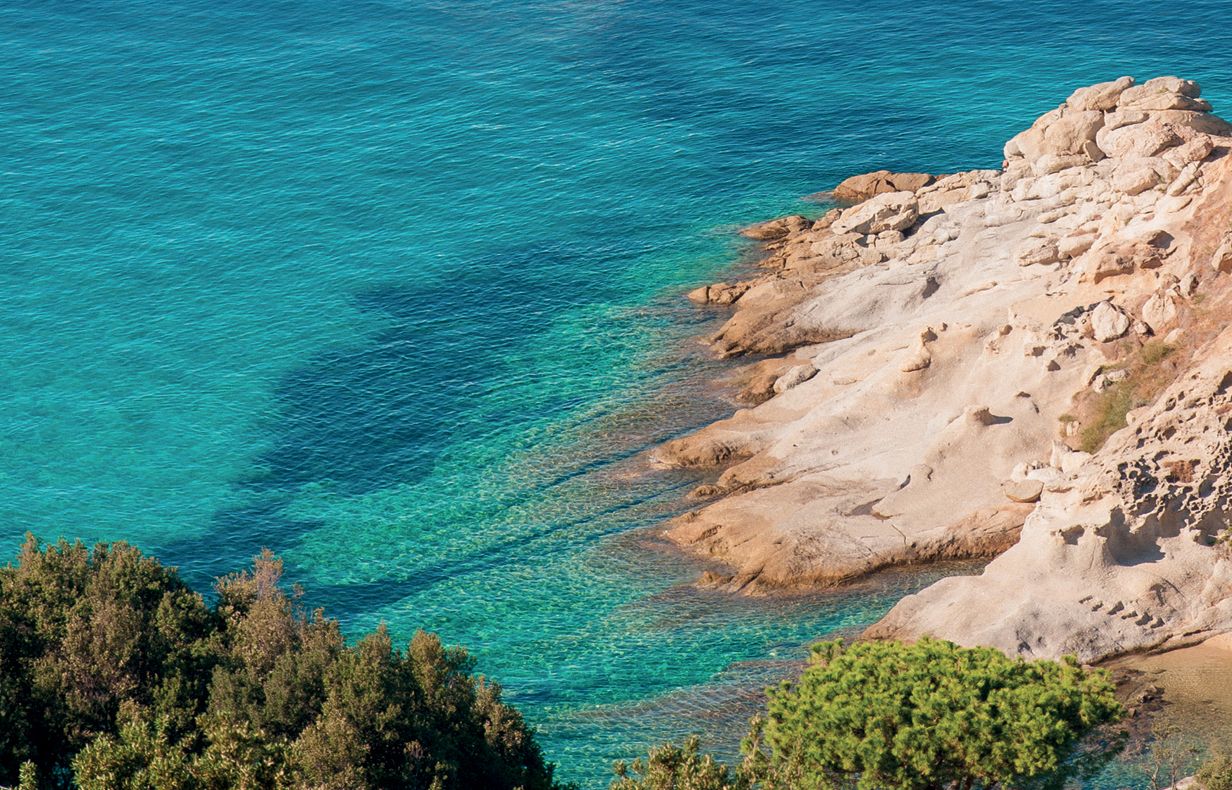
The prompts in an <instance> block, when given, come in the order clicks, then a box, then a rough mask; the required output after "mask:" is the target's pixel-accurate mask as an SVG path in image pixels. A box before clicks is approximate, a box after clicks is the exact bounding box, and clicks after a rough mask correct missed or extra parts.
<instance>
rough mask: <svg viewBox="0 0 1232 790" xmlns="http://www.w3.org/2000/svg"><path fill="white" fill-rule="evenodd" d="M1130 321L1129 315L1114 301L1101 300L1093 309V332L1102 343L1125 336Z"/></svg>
mask: <svg viewBox="0 0 1232 790" xmlns="http://www.w3.org/2000/svg"><path fill="white" fill-rule="evenodd" d="M1130 323H1131V322H1130V320H1129V316H1127V315H1126V314H1125V313H1124V312H1123V311H1122V310H1121V309H1120V308H1119V307H1117V306H1116V305H1114V304H1113V303H1112V302H1100V303H1099V304H1098V305H1096V306H1095V309H1094V310H1092V311H1091V333H1092V335H1093V336H1094V338H1095V339H1096V340H1098V341H1099V342H1101V343H1108V342H1110V341H1113V340H1116V339H1118V338H1121V337H1124V336H1125V333H1126V332H1128V331H1129V325H1130Z"/></svg>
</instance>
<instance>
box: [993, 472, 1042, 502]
mask: <svg viewBox="0 0 1232 790" xmlns="http://www.w3.org/2000/svg"><path fill="white" fill-rule="evenodd" d="M1001 490H1002V491H1004V492H1005V498H1006V499H1008V500H1010V501H1011V502H1023V503H1027V504H1030V503H1032V502H1038V501H1039V499H1040V496H1041V495H1043V493H1044V483H1043V481H1042V480H1035V479H1032V478H1027V479H1025V480H1017V481H1010V482H1007V483H1006V484H1005V485H1004V486H1002V489H1001Z"/></svg>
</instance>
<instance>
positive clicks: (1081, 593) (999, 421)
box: [659, 77, 1232, 660]
mask: <svg viewBox="0 0 1232 790" xmlns="http://www.w3.org/2000/svg"><path fill="white" fill-rule="evenodd" d="M1210 109H1211V108H1210V106H1209V104H1208V103H1207V102H1206V101H1205V100H1203V99H1202V98H1200V93H1199V88H1198V86H1197V84H1195V83H1193V82H1189V81H1186V80H1181V79H1177V78H1173V77H1163V78H1158V79H1153V80H1149V81H1147V82H1145V83H1142V84H1135V83H1134V81H1133V80H1132V79H1130V78H1128V77H1123V78H1121V79H1119V80H1116V81H1114V82H1107V83H1102V84H1099V85H1093V86H1091V87H1087V88H1082V89H1080V90H1077V91H1075V92H1074V93H1073V94H1072V95H1071V96H1070V97H1069V98H1068V99H1067V100H1066V101H1065V103H1063V104H1062V105H1061V106H1059V107H1058V108H1057V109H1055V110H1052V111H1051V112H1048V113H1047V114H1045V115H1043V116H1042V117H1041V118H1039V119H1038V120H1037V121H1036V122H1035V123H1034V124H1033V125H1032V126H1031V128H1030V129H1027V130H1025V131H1023V132H1022V133H1021V134H1019V135H1017V136H1016V137H1014V138H1013V139H1012V140H1010V141H1009V142H1008V143H1007V144H1006V146H1005V162H1004V164H1003V167H1002V168H1001V169H1000V170H986V171H985V170H977V171H971V172H964V173H958V174H953V175H947V176H943V177H939V178H932V177H930V176H926V175H922V174H900V175H901V177H900V176H895V174H890V173H885V172H884V171H881V172H878V173H874V174H870V175H869V176H868V177H864V178H862V179H850V180H849V181H848V182H844V185H843V197H845V198H846V199H847V200H848V201H852V202H854V205H850V206H848V207H846V208H842V209H836V210H833V211H831V212H829V213H828V214H826V215H825V216H823V217H822V218H821V219H819V220H816V221H809V220H806V219H804V218H802V217H787V218H783V219H780V220H774V221H771V222H768V223H763V224H762V225H759V226H756V227H754V228H751V229H750V230H749V231H748V234H749V235H750V236H752V237H754V238H757V239H760V240H762V241H764V242H765V243H766V247H767V257H766V259H765V261H764V262H763V271H762V272H760V273H759V274H758V275H757V276H756V277H755V278H753V279H752V280H749V281H745V282H738V283H719V284H716V285H711V286H707V287H704V288H699V289H697V290H696V291H694V292H693V293H691V294H690V297H691V298H692V299H694V300H695V301H699V302H711V303H719V304H730V305H732V309H733V314H732V315H731V318H730V319H729V320H728V321H727V323H726V324H725V325H724V326H723V327H722V329H721V330H720V331H719V332H718V333H717V335H716V336H715V337H713V338H712V339H711V342H712V343H713V345H714V347H715V349H716V350H717V351H718V352H719V353H721V354H724V355H729V356H738V355H763V356H764V357H765V358H764V359H762V360H760V361H758V362H757V363H755V364H753V365H751V366H750V368H749V372H748V381H749V387H748V389H747V391H746V393H745V395H746V397H747V398H749V399H750V400H751V401H753V402H757V405H756V406H754V407H752V408H749V409H744V410H741V411H739V412H737V413H736V414H734V415H733V416H732V417H731V418H729V419H726V420H723V421H720V422H718V423H716V424H714V425H711V426H709V427H707V428H705V429H703V430H701V431H698V432H697V433H695V434H693V435H690V436H687V437H685V438H683V439H680V440H678V441H675V442H673V443H671V444H669V445H667V446H666V447H664V448H662V450H661V452H660V454H659V460H660V461H661V462H662V463H665V464H672V465H680V466H692V467H712V468H715V469H716V471H721V473H720V474H719V475H718V477H717V481H716V482H715V483H714V484H713V485H707V486H703V487H701V488H700V489H699V490H698V491H696V492H695V494H694V496H695V497H696V498H697V499H698V500H699V501H701V502H702V504H700V506H699V507H698V509H696V510H694V511H692V512H690V513H688V514H686V515H685V516H683V517H681V518H680V519H678V520H677V521H676V522H674V523H673V524H672V525H671V526H670V529H669V532H668V534H669V536H670V537H671V538H672V539H673V540H675V541H676V542H677V543H679V544H680V545H682V546H685V547H687V548H689V549H690V550H692V551H695V552H698V553H700V554H703V555H706V556H709V557H712V558H715V559H717V560H719V561H721V562H722V563H723V564H724V565H725V566H726V567H727V568H728V569H729V570H728V572H726V573H718V574H710V575H709V581H710V583H713V584H717V585H721V586H724V587H727V588H731V589H741V590H746V591H756V590H765V589H769V588H781V587H805V586H816V585H823V584H832V583H836V582H841V581H843V580H845V579H850V578H853V577H856V576H859V575H862V574H866V573H869V572H871V571H874V570H876V569H878V568H881V567H885V566H889V565H893V564H905V563H912V562H919V561H925V560H929V559H939V558H957V557H993V556H996V557H997V559H995V560H994V561H993V562H992V563H991V564H990V565H989V566H988V567H987V569H986V570H985V572H984V573H983V574H982V575H981V576H978V577H959V578H951V579H948V580H945V581H943V582H940V583H938V584H936V585H934V586H933V587H931V588H929V589H927V590H925V591H923V592H922V593H920V594H918V595H915V596H911V597H909V598H907V599H904V600H903V601H902V602H901V603H900V604H899V605H898V606H897V607H896V608H895V609H894V610H893V611H892V612H891V613H890V614H889V616H887V617H886V618H885V620H884V621H883V622H881V623H880V624H878V625H877V626H876V627H874V628H873V629H872V632H871V633H872V634H873V635H876V636H895V637H914V636H918V635H921V634H925V633H931V634H935V635H937V636H941V637H945V638H948V639H953V640H954V641H957V642H960V643H967V644H971V643H982V644H992V645H996V646H998V647H1002V648H1004V649H1006V650H1010V651H1018V652H1021V653H1024V654H1028V655H1032V656H1056V655H1059V654H1061V653H1065V652H1077V653H1078V654H1079V655H1080V656H1081V657H1082V658H1084V659H1087V660H1091V659H1096V658H1101V657H1104V656H1108V655H1112V654H1116V653H1122V652H1126V651H1131V650H1136V649H1142V648H1147V647H1151V646H1158V645H1161V644H1171V643H1181V642H1184V641H1192V640H1195V639H1197V638H1200V637H1201V636H1202V635H1205V634H1209V633H1213V632H1217V631H1222V630H1224V629H1225V628H1229V627H1232V602H1229V601H1228V593H1229V592H1232V563H1229V559H1228V558H1229V556H1232V555H1230V554H1229V552H1228V549H1227V548H1226V547H1225V544H1224V542H1223V534H1224V531H1225V530H1226V529H1227V512H1228V508H1229V506H1230V502H1229V500H1230V497H1232V477H1229V471H1230V470H1229V468H1228V467H1229V466H1230V465H1232V433H1230V430H1232V329H1228V330H1225V328H1224V323H1225V321H1224V316H1225V315H1227V314H1228V313H1227V310H1228V307H1229V290H1230V288H1229V286H1228V282H1232V276H1229V272H1232V235H1230V231H1232V165H1230V164H1229V163H1230V162H1232V157H1229V156H1228V155H1227V154H1228V152H1229V150H1230V149H1232V126H1229V125H1228V124H1227V123H1225V122H1224V121H1222V120H1220V119H1219V118H1217V117H1216V116H1214V115H1212V114H1211V112H1210ZM998 555H999V556H998Z"/></svg>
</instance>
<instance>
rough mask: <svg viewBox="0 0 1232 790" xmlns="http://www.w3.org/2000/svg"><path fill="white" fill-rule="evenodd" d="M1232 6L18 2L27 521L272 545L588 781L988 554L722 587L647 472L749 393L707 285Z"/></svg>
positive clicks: (139, 536) (3, 285) (107, 534)
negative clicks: (690, 298) (794, 219)
mask: <svg viewBox="0 0 1232 790" xmlns="http://www.w3.org/2000/svg"><path fill="white" fill-rule="evenodd" d="M1226 10H1227V4H1226V2H1223V0H1219V1H1218V2H1190V3H1184V2H1176V3H1169V4H1167V6H1166V8H1165V7H1159V6H1156V5H1153V4H1146V3H1132V4H1131V3H1114V2H1108V1H1107V0H1093V1H1091V2H1086V3H1072V2H1038V3H1005V2H975V1H973V0H962V1H959V2H946V3H929V2H910V3H908V2H902V0H871V1H870V2H861V3H839V2H803V1H802V0H787V2H781V3H776V4H764V3H749V2H731V0H710V1H709V2H700V0H682V2H676V3H671V4H668V3H655V2H648V0H627V1H626V2H602V1H601V0H594V1H593V2H579V1H578V0H570V1H568V2H523V3H516V2H515V3H510V2H501V3H496V2H491V1H490V0H467V1H465V2H448V3H447V2H425V1H424V0H396V1H395V0H381V1H374V0H352V1H351V2H346V3H336V2H323V0H295V1H294V2H292V1H291V0H242V1H241V0H158V2H153V1H152V0H106V1H105V2H95V1H92V0H71V1H61V0H3V2H0V45H2V50H0V51H3V53H4V56H3V57H2V58H0V349H2V351H0V547H2V548H3V551H4V552H5V553H9V554H11V552H13V551H14V550H15V549H16V547H17V546H18V545H19V543H20V541H21V540H22V536H23V534H24V533H25V532H26V531H28V530H29V531H33V532H34V533H35V534H37V535H39V536H40V537H42V538H44V539H54V538H56V537H59V536H66V537H70V538H81V539H83V540H86V541H96V540H116V539H123V540H128V541H131V542H133V543H135V544H137V545H139V546H141V547H142V548H144V549H146V550H149V551H151V552H154V553H156V554H157V555H158V556H159V557H160V558H162V559H163V560H164V561H166V562H168V563H172V564H175V565H178V566H179V567H180V568H181V569H182V570H183V571H184V573H185V574H186V575H187V577H188V578H189V579H190V580H191V581H192V582H193V583H194V584H197V585H199V586H201V587H203V588H204V587H207V586H208V584H209V580H210V579H211V578H212V577H213V576H214V575H216V574H219V573H222V572H225V571H228V570H232V569H235V568H237V567H240V566H242V565H243V564H244V563H245V562H246V561H247V559H248V558H250V557H251V556H252V555H253V554H254V553H256V552H257V551H258V550H260V549H261V548H262V547H266V546H268V547H270V548H272V549H274V550H275V551H277V552H279V553H280V554H281V555H282V556H283V557H284V558H285V560H286V562H287V568H288V577H289V578H290V579H291V580H293V581H296V582H299V583H302V584H303V585H304V586H305V587H306V588H307V590H308V599H309V600H310V601H311V602H315V603H321V604H324V605H326V606H327V607H328V609H329V611H330V612H331V613H332V614H334V615H336V616H338V617H339V618H341V620H342V621H343V623H344V626H345V628H346V630H347V632H348V634H350V635H352V636H355V635H358V634H360V633H362V632H363V631H364V630H366V629H369V628H372V627H374V626H375V625H377V624H378V623H381V622H385V623H388V624H389V626H390V628H391V629H392V630H393V632H394V633H395V634H396V635H397V636H398V637H399V639H406V638H408V637H409V636H410V635H411V633H412V632H413V631H414V629H416V628H427V629H431V630H435V631H438V632H440V633H441V634H442V636H443V637H444V638H445V639H446V640H447V641H449V642H451V643H457V644H463V645H465V646H467V647H468V648H469V649H470V650H471V651H472V652H473V653H474V654H475V656H476V657H477V660H478V666H479V668H480V669H481V670H482V671H483V672H485V673H488V674H491V675H492V676H494V677H496V678H497V679H499V680H500V681H501V682H503V683H504V684H505V686H506V689H507V694H508V697H509V698H510V699H511V700H513V701H514V702H515V703H516V704H518V705H519V706H520V707H521V708H522V710H524V711H525V713H526V715H527V717H528V718H529V720H530V721H531V722H532V723H533V724H534V725H535V726H536V727H537V728H538V729H539V731H540V733H541V739H542V742H543V744H544V747H545V750H546V751H547V753H548V756H549V758H550V759H552V760H555V761H557V762H558V763H559V764H560V767H561V774H562V775H563V777H565V778H567V779H572V780H577V781H580V782H582V783H583V784H584V785H585V786H587V787H602V786H604V784H605V783H606V780H607V776H608V768H607V766H608V763H609V762H610V761H611V760H613V759H617V758H620V757H631V756H633V755H635V754H636V753H638V752H639V751H641V750H643V749H644V748H645V747H646V746H648V745H649V744H651V743H654V742H657V741H660V740H662V739H665V738H669V737H679V736H680V735H682V734H684V733H687V732H689V731H692V730H699V731H703V732H706V733H708V734H709V735H708V743H707V745H708V746H709V747H711V748H715V749H718V750H719V751H720V752H721V753H724V754H729V755H730V754H731V753H732V752H733V750H734V748H735V742H736V740H737V738H738V736H739V733H740V731H741V730H742V728H743V723H744V719H745V718H746V717H747V715H748V714H749V712H751V711H752V710H754V709H756V707H757V704H758V703H757V699H758V692H759V689H760V688H761V687H762V686H764V685H766V684H768V683H771V682H773V681H775V680H777V679H778V678H780V677H782V676H784V675H785V674H788V673H790V672H791V671H792V670H793V668H794V667H796V666H797V665H798V663H799V661H800V660H801V658H802V656H803V655H804V652H805V651H804V647H803V646H804V645H805V644H806V643H807V642H809V641H810V640H811V639H814V638H818V637H822V636H825V635H826V634H829V633H832V632H835V631H836V630H838V631H844V630H845V631H848V632H849V631H852V630H854V629H858V628H859V627H861V626H862V625H865V624H867V623H869V622H871V621H872V620H874V619H876V618H877V617H878V616H880V614H881V613H883V612H884V611H885V610H886V609H887V608H888V607H889V606H890V605H892V603H893V601H894V600H896V599H897V597H899V596H901V595H902V594H904V593H905V592H908V591H910V590H912V589H915V588H917V587H919V586H920V585H922V584H924V583H927V582H928V581H929V580H930V579H931V578H934V577H935V576H936V575H938V574H940V573H945V572H953V570H954V569H947V568H942V569H937V570H933V571H929V572H927V573H924V574H890V575H889V576H886V577H884V578H882V579H880V580H877V581H875V582H872V583H869V584H865V585H860V586H857V587H856V588H854V589H853V590H850V591H847V592H844V593H838V594H831V595H826V596H813V597H805V598H794V599H788V600H755V599H748V598H741V597H737V596H729V595H723V594H718V593H712V592H704V591H698V590H695V589H693V588H692V587H690V586H689V585H688V584H687V582H688V581H689V580H690V579H691V578H693V577H694V576H695V574H696V573H697V570H698V569H697V567H696V566H695V565H694V564H692V563H691V562H689V561H687V560H685V559H683V558H681V557H680V556H679V555H677V554H675V553H673V552H671V551H670V550H667V549H665V548H664V547H663V546H662V545H661V544H660V543H659V542H658V541H656V540H655V539H654V538H653V535H652V534H651V533H648V532H647V531H645V530H642V529H641V528H644V527H650V526H653V525H656V524H659V523H661V522H662V521H664V520H665V519H667V518H670V517H671V516H673V515H675V514H677V513H679V512H681V510H682V509H683V508H684V507H685V506H686V504H685V502H684V500H683V495H684V494H685V493H686V492H687V491H688V490H689V488H690V487H691V486H693V485H695V484H696V482H697V480H696V479H695V478H692V477H690V476H688V475H684V474H679V473H672V472H668V471H664V470H656V469H654V468H652V467H651V466H650V465H649V464H648V462H647V456H648V451H649V450H650V449H652V448H653V447H654V446H655V445H656V444H657V443H660V442H662V441H664V440H666V439H670V438H672V437H674V436H678V435H680V434H681V433H683V432H686V431H688V430H690V429H692V428H695V427H697V426H698V425H701V424H704V423H705V422H707V421H709V420H713V419H715V418H717V417H720V416H722V415H724V414H726V413H728V412H730V410H731V409H732V408H733V406H732V404H731V402H730V401H729V399H728V398H729V394H728V391H727V390H726V389H724V388H723V387H722V386H720V385H716V384H715V383H714V382H715V381H716V380H717V379H718V377H719V376H720V374H721V373H722V372H723V371H724V370H725V369H726V368H724V367H722V366H720V365H719V364H718V363H716V362H715V361H714V360H711V359H710V358H709V357H708V356H707V355H706V354H705V353H704V351H703V350H702V349H701V348H700V346H699V345H698V344H697V343H696V338H697V337H698V336H700V335H701V334H704V333H705V332H707V331H712V330H713V329H714V327H715V325H716V322H717V321H720V320H721V318H722V314H721V313H720V312H716V311H710V310H702V309H697V308H693V307H691V306H690V305H688V303H686V302H685V301H683V300H682V299H681V296H680V295H681V293H682V292H683V291H685V290H687V289H688V288H690V287H693V286H696V285H698V284H701V283H705V282H707V281H710V280H713V279H717V278H720V277H722V276H723V275H724V274H725V273H726V271H727V270H728V268H729V267H731V266H733V265H735V264H737V262H738V261H739V260H740V259H741V256H743V255H747V254H748V253H749V249H748V247H747V246H744V245H742V244H741V242H740V241H739V240H738V238H737V237H736V236H735V230H736V229H737V228H738V227H740V226H741V225H742V224H744V223H748V222H751V221H756V220H760V219H764V218H768V217H771V216H774V215H777V214H782V213H787V212H793V211H804V212H810V211H811V212H816V211H818V210H819V208H820V207H819V206H817V205H816V204H811V203H803V202H801V200H800V198H801V196H804V195H807V194H809V193H813V192H816V191H818V190H822V189H826V188H829V187H831V186H833V185H834V184H835V183H836V182H837V181H838V180H840V179H841V178H843V177H845V176H847V175H850V174H852V173H856V172H862V171H866V170H870V169H874V168H878V167H888V168H891V169H911V170H926V171H930V172H946V171H954V170H957V169H966V168H974V167H997V166H998V165H999V164H1000V161H1001V154H1000V148H1001V145H1002V143H1003V142H1004V141H1005V140H1006V139H1007V138H1008V137H1010V136H1011V135H1013V134H1014V133H1016V132H1017V131H1019V130H1020V129H1022V128H1024V127H1026V126H1027V125H1029V124H1030V122H1031V121H1032V120H1033V119H1034V118H1035V117H1036V116H1038V115H1039V114H1041V113H1043V112H1044V111H1046V110H1048V109H1049V108H1050V107H1053V106H1055V105H1056V104H1058V103H1059V102H1060V101H1062V100H1063V99H1064V98H1065V96H1066V95H1067V94H1068V92H1069V91H1070V90H1072V89H1073V88H1075V87H1077V86H1079V85H1084V84H1087V83H1091V82H1094V81H1098V80H1104V79H1112V78H1115V77H1117V76H1120V75H1121V74H1132V75H1135V76H1138V77H1149V76H1154V75H1157V74H1164V73H1175V74H1179V75H1182V76H1185V77H1188V78H1192V79H1197V80H1199V81H1201V82H1202V84H1203V85H1204V86H1205V88H1206V95H1207V96H1209V97H1210V98H1211V99H1212V101H1213V102H1214V104H1215V106H1216V110H1217V111H1218V110H1219V109H1221V108H1225V109H1227V110H1228V111H1230V112H1232V73H1229V71H1228V70H1227V63H1228V61H1227V52H1229V51H1232V26H1230V25H1228V24H1226Z"/></svg>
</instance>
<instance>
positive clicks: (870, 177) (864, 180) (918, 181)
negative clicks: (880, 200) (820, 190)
mask: <svg viewBox="0 0 1232 790" xmlns="http://www.w3.org/2000/svg"><path fill="white" fill-rule="evenodd" d="M935 180H936V179H935V178H934V177H933V176H931V175H929V174H928V173H891V172H890V171H889V170H875V171H873V172H872V173H862V174H860V175H858V176H852V177H851V178H848V179H846V180H844V181H843V182H842V183H841V184H839V185H838V186H836V187H835V188H834V199H835V200H837V201H839V202H842V203H862V202H864V201H865V200H868V199H869V198H871V197H874V196H876V195H882V194H885V193H886V192H915V191H916V190H918V189H921V188H923V187H926V186H928V185H929V184H931V183H933V181H935Z"/></svg>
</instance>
